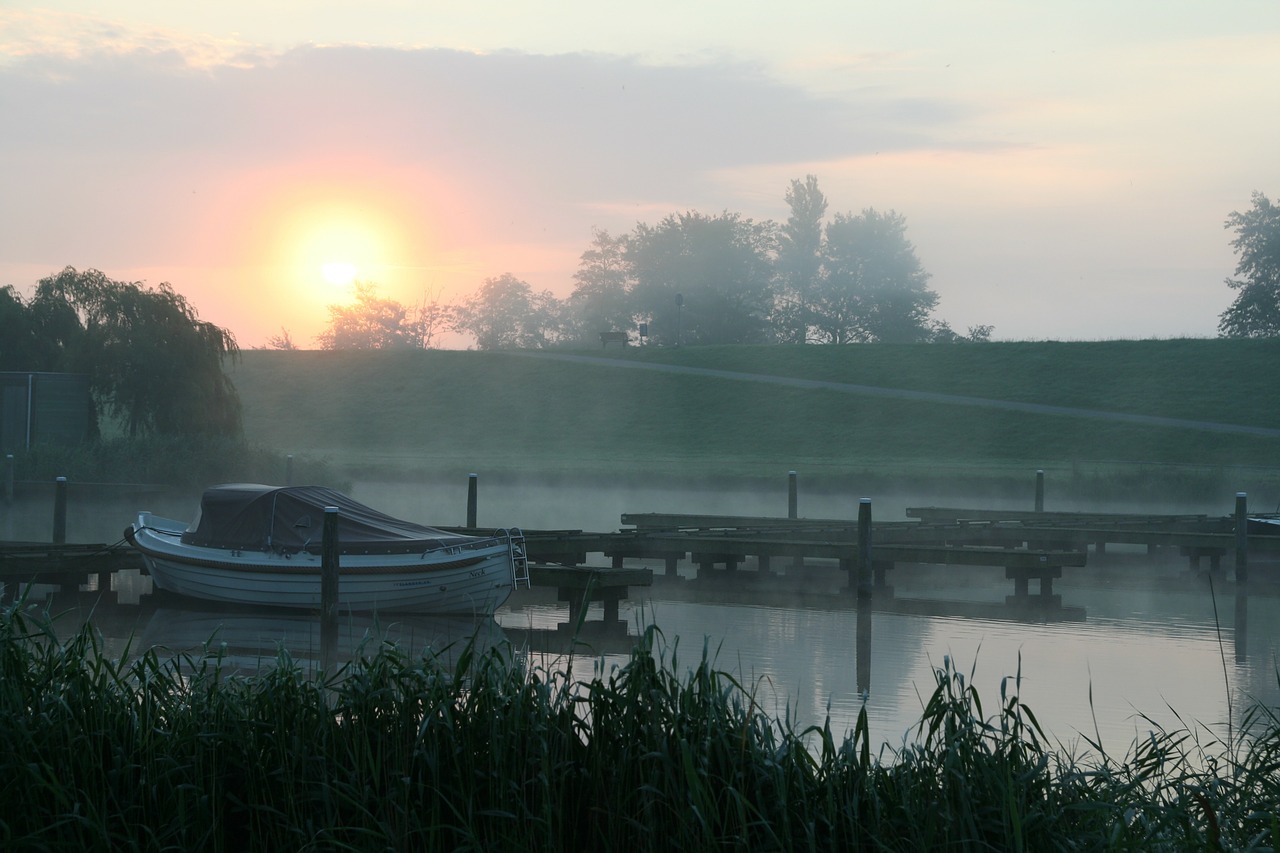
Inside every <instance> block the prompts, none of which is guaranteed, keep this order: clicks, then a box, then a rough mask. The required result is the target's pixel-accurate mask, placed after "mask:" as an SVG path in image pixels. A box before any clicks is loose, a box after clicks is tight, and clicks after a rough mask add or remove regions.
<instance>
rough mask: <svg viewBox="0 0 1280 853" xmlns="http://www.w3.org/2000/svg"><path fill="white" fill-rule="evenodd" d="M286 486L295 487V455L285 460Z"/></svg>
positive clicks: (290, 455)
mask: <svg viewBox="0 0 1280 853" xmlns="http://www.w3.org/2000/svg"><path fill="white" fill-rule="evenodd" d="M284 484H285V485H286V486H292V485H293V454H292V453H290V454H289V455H288V456H286V457H285V458H284Z"/></svg>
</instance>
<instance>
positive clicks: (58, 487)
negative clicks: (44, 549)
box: [53, 477, 67, 545]
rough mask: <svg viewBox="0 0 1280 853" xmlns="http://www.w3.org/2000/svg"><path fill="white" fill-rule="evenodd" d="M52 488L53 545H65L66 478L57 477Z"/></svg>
mask: <svg viewBox="0 0 1280 853" xmlns="http://www.w3.org/2000/svg"><path fill="white" fill-rule="evenodd" d="M53 482H54V487H53V544H54V545H65V544H66V543H67V478H66V477H59V478H57V479H56V480H54V481H53Z"/></svg>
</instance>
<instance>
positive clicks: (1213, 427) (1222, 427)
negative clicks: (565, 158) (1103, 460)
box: [514, 351, 1280, 438]
mask: <svg viewBox="0 0 1280 853" xmlns="http://www.w3.org/2000/svg"><path fill="white" fill-rule="evenodd" d="M514 352H515V353H516V354H519V355H527V356H529V357H532V358H540V359H551V360H555V361H567V362H573V363H576V364H594V365H604V366H610V367H619V368H631V369H638V370H652V371H658V372H662V373H675V374H684V375H686V376H705V377H710V378H716V379H731V380H735V381H741V382H762V383H767V384H772V385H785V386H789V387H792V388H811V389H821V390H824V391H836V392H840V393H844V394H858V395H862V396H868V397H884V398H889V399H895V400H911V401H915V402H921V403H943V404H946V405H957V406H976V407H980V408H987V409H999V410H1003V411H1008V412H1027V413H1029V414H1038V415H1063V416H1066V417H1073V418H1090V419H1094V420H1104V421H1116V422H1119V423H1129V424H1135V425H1139V426H1155V427H1176V428H1180V429H1195V430H1201V431H1204V432H1216V433H1228V434H1236V435H1253V436H1260V437H1262V438H1280V429H1271V428H1268V427H1257V426H1247V425H1242V424H1228V423H1219V422H1216V421H1203V420H1186V419H1183V418H1166V417H1159V416H1156V415H1136V414H1130V413H1128V412H1107V411H1101V410H1098V409H1083V408H1077V407H1073V406H1052V405H1047V404H1044V403H1023V402H1017V401H1013V400H992V399H987V398H983V397H968V396H964V395H960V394H944V393H941V392H937V391H912V390H909V389H904V388H881V387H879V386H875V385H858V384H853V383H848V382H829V381H824V380H817V379H797V378H794V377H787V376H771V375H766V374H760V373H740V372H737V371H731V370H718V369H714V368H708V367H689V366H684V365H677V364H658V363H654V362H638V361H622V360H619V359H615V358H605V357H601V356H589V355H569V354H564V353H553V352H546V351H514Z"/></svg>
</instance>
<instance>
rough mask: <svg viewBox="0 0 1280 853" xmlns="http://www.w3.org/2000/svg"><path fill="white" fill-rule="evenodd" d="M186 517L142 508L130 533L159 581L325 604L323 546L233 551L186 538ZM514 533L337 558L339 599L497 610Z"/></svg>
mask: <svg viewBox="0 0 1280 853" xmlns="http://www.w3.org/2000/svg"><path fill="white" fill-rule="evenodd" d="M186 527H187V525H186V524H185V523H183V522H179V521H174V520H173V519H167V518H161V517H159V516H154V515H152V514H151V513H146V512H144V513H139V515H138V520H137V522H136V523H135V524H134V525H132V526H131V533H132V536H131V537H130V538H131V541H132V544H133V545H134V547H135V548H137V549H138V550H139V551H140V552H141V553H142V556H143V560H144V562H145V563H146V566H147V569H148V571H149V572H150V574H151V578H152V581H153V582H154V583H155V585H156V587H157V588H158V589H162V590H166V591H168V592H172V593H175V594H178V595H185V596H189V597H191V598H198V599H203V600H205V601H221V602H227V603H232V604H254V605H266V606H271V607H297V608H308V609H316V608H319V607H320V603H321V602H320V583H321V577H320V574H321V573H320V569H321V558H320V556H319V555H318V554H312V553H308V552H305V551H303V552H299V553H294V554H280V553H272V552H261V551H234V550H223V549H218V548H203V547H199V546H193V545H186V544H183V543H182V542H181V535H182V532H183V531H184V530H186ZM512 559H513V549H512V545H511V542H510V539H509V538H504V537H495V538H492V539H484V540H479V541H478V542H477V543H476V544H474V545H469V546H467V547H466V548H445V549H440V550H437V551H428V552H426V553H422V554H384V555H361V554H344V555H342V556H341V557H340V558H339V570H338V607H339V608H340V609H342V610H358V611H412V612H417V613H438V614H465V615H473V616H487V615H491V614H492V613H493V612H494V610H496V609H497V608H498V607H500V606H501V605H502V604H503V602H505V601H506V600H507V598H508V596H510V595H511V591H512V588H513V569H512Z"/></svg>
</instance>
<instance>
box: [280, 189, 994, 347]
mask: <svg viewBox="0 0 1280 853" xmlns="http://www.w3.org/2000/svg"><path fill="white" fill-rule="evenodd" d="M786 201H787V204H788V206H789V208H790V215H789V216H788V218H787V221H786V222H783V223H775V222H772V221H764V222H756V221H754V220H752V219H749V218H744V217H743V216H741V215H740V214H737V213H731V212H728V211H726V212H724V213H721V214H718V215H715V216H709V215H706V214H702V213H697V212H686V213H680V214H671V215H670V216H667V217H666V218H664V219H663V220H662V221H661V222H659V223H658V224H657V225H649V224H645V223H639V224H637V225H636V227H635V229H634V230H633V231H631V232H630V233H628V234H620V235H612V234H610V233H609V232H608V231H604V230H600V229H596V230H595V231H594V232H593V234H592V241H591V244H590V246H589V247H588V248H587V250H586V251H584V252H583V253H582V255H581V257H580V261H579V266H578V269H577V271H576V272H575V273H574V275H573V280H574V288H573V292H572V293H570V294H569V296H568V297H567V298H565V299H558V298H557V297H556V296H554V295H553V294H552V293H551V292H550V291H547V290H543V291H536V290H534V288H533V287H532V286H531V285H530V284H529V283H528V282H525V281H522V280H520V279H519V278H517V277H516V276H514V275H512V274H510V273H504V274H503V275H500V276H497V277H494V278H489V279H487V280H485V282H484V283H483V284H482V285H481V286H480V287H479V288H478V289H477V290H476V291H475V292H474V293H473V294H471V295H470V296H469V297H467V298H466V299H464V300H462V301H461V302H459V303H457V304H445V303H441V302H440V301H439V300H438V299H432V300H430V301H428V300H426V299H424V300H423V302H422V304H420V305H419V306H417V307H416V308H413V309H410V308H406V307H405V306H403V305H400V304H399V303H396V302H395V301H393V300H388V299H385V298H383V297H381V296H379V294H378V292H377V287H376V285H373V284H371V283H367V282H364V283H360V284H358V285H357V287H356V290H355V299H354V301H353V302H352V303H351V304H350V305H331V306H329V312H330V319H329V325H328V327H327V328H326V329H325V331H324V332H322V333H321V334H320V336H319V337H318V338H317V339H316V343H317V344H318V345H319V346H320V347H321V348H323V349H350V348H361V349H374V348H385V347H395V346H408V347H424V346H425V347H430V346H432V345H433V343H434V342H437V341H438V340H439V337H440V335H441V333H443V332H445V331H453V332H457V333H461V334H465V335H468V336H470V337H471V338H472V340H473V341H474V342H475V346H476V347H477V348H478V349H504V348H545V347H552V346H585V345H591V344H593V343H598V342H599V340H600V338H599V335H600V333H601V332H622V333H625V334H627V335H628V336H629V337H630V338H631V339H633V340H634V339H636V338H638V337H639V336H640V335H641V334H643V335H644V336H645V337H646V338H647V340H648V341H649V342H650V343H654V344H658V345H666V346H671V345H677V346H678V345H682V344H685V345H698V344H764V343H831V344H844V343H855V342H894V343H901V342H917V341H957V340H977V341H981V340H987V339H989V337H990V334H991V327H990V326H975V327H972V328H970V329H969V330H968V332H967V333H966V334H963V335H961V334H958V333H956V332H955V331H953V330H952V329H951V327H950V325H948V324H947V323H946V322H945V321H940V320H937V319H934V318H933V316H932V312H933V310H934V308H935V306H936V305H937V302H938V295H937V294H936V293H935V292H934V291H933V290H932V289H930V287H929V284H928V282H929V278H930V276H929V273H927V272H926V271H925V270H924V267H923V266H922V265H921V263H920V260H919V258H918V257H917V256H916V250H915V246H914V245H912V243H911V241H910V240H909V239H908V238H907V233H906V232H907V224H906V218H905V217H904V216H902V215H901V214H899V213H897V212H896V211H892V210H890V211H887V212H882V211H877V210H875V209H873V208H867V209H865V210H863V211H862V212H861V213H857V214H855V213H852V212H850V213H837V214H835V215H834V216H833V217H832V218H831V219H830V221H825V219H826V212H827V207H828V203H827V199H826V196H825V195H824V194H823V193H822V190H821V189H819V187H818V180H817V178H816V177H814V176H813V175H809V176H807V177H806V178H805V179H804V180H803V181H799V180H795V181H792V182H791V185H790V187H789V188H788V190H787V192H786ZM270 345H271V346H275V347H280V348H294V347H295V345H294V343H293V341H292V339H291V338H290V337H289V334H288V332H287V331H283V332H282V334H281V335H280V336H278V337H276V338H274V339H273V340H272V341H271V342H270Z"/></svg>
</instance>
